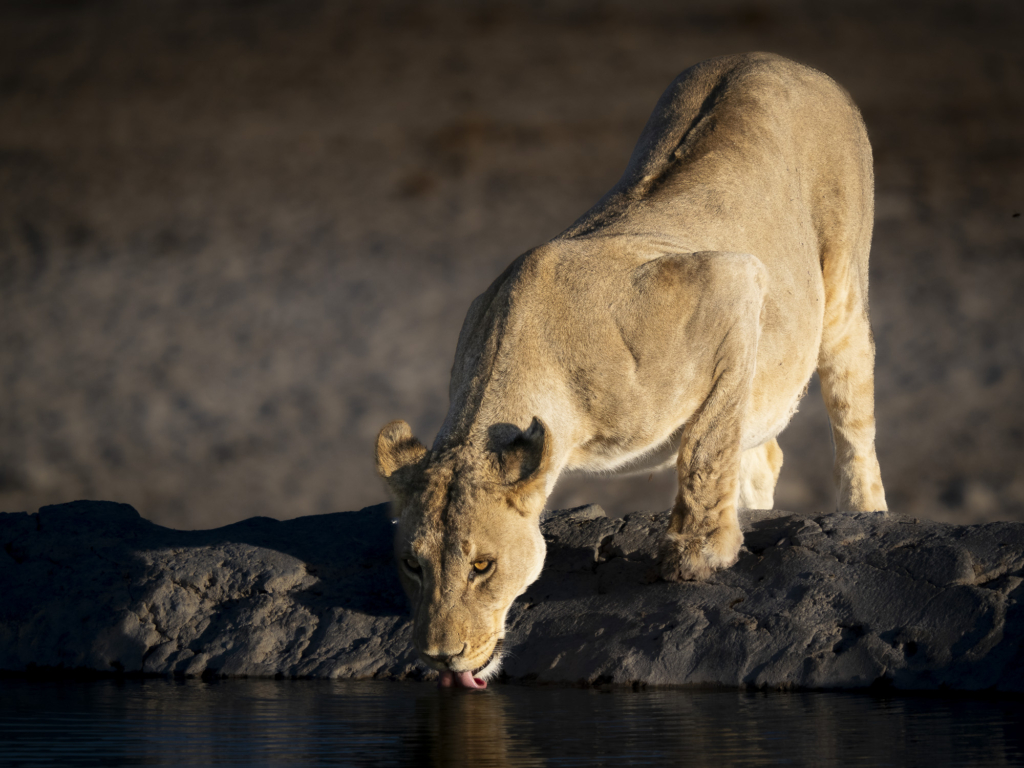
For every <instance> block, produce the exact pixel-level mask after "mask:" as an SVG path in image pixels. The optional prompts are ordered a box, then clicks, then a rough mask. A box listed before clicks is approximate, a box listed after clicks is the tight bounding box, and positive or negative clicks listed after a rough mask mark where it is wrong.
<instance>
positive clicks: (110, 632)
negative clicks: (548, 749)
mask: <svg viewBox="0 0 1024 768" xmlns="http://www.w3.org/2000/svg"><path fill="white" fill-rule="evenodd" d="M665 523H666V518H665V515H664V514H649V513H636V514H633V515H628V516H627V517H625V518H622V519H610V518H608V517H606V516H605V515H604V513H603V512H602V511H601V509H600V508H599V507H594V506H591V507H585V508H581V509H577V510H571V511H568V512H556V513H553V514H551V515H550V516H549V517H548V518H547V519H546V521H545V523H544V535H545V538H546V539H547V541H548V558H547V564H546V566H545V569H544V573H543V575H542V576H541V578H540V580H539V581H537V582H536V583H535V584H534V585H533V586H532V587H530V589H529V590H528V591H527V593H526V594H525V595H523V596H522V597H521V598H520V599H519V600H518V601H517V603H516V604H515V606H514V607H513V609H512V611H511V613H510V615H509V630H510V631H509V641H510V642H509V649H510V654H509V657H508V658H507V660H506V662H505V674H506V675H507V677H508V678H509V679H511V680H522V681H530V680H535V681H539V682H557V683H579V682H585V683H590V684H601V683H621V684H629V683H633V684H637V683H639V684H647V685H688V684H711V685H728V686H763V687H767V688H786V687H801V688H857V687H865V686H871V685H882V686H886V687H893V688H897V689H936V688H950V689H968V690H984V689H987V690H997V691H1013V692H1024V600H1022V598H1024V587H1022V584H1024V580H1022V575H1024V574H1022V568H1024V524H1021V523H990V524H987V525H980V526H952V525H946V524H941V523H929V522H918V521H917V520H913V519H910V518H905V517H900V516H897V515H889V514H823V515H792V514H789V513H786V512H779V511H764V512H747V513H743V523H744V528H745V530H746V546H745V548H744V550H743V552H742V554H741V557H740V560H739V562H738V563H737V564H736V565H735V566H734V567H733V568H731V569H729V570H728V571H725V572H723V573H719V574H717V575H715V576H714V577H713V578H712V579H711V580H710V581H709V582H707V583H703V584H696V583H687V584H667V583H664V582H661V581H658V580H657V576H656V573H657V571H656V568H655V563H654V559H653V558H654V553H655V543H656V541H657V537H658V535H659V533H660V531H661V530H662V529H663V527H664V525H665ZM391 530H392V529H391V526H390V524H389V521H388V518H387V516H386V511H385V508H384V507H383V506H377V507H369V508H367V509H364V510H362V511H360V512H348V513H340V514H334V515H322V516H315V517H305V518H299V519H295V520H290V521H287V522H280V521H276V520H271V519H269V518H252V519H249V520H246V521H244V522H241V523H236V524H234V525H229V526H226V527H224V528H219V529H216V530H212V531H177V530H171V529H167V528H162V527H160V526H157V525H154V524H153V523H150V522H148V521H146V520H143V519H142V518H141V517H140V516H139V515H138V513H136V512H135V510H134V509H132V508H131V507H129V506H127V505H123V504H113V503H109V502H75V503H73V504H65V505H60V506H51V507H44V508H43V509H41V510H40V511H39V513H38V514H35V515H29V514H26V513H11V514H3V515H0V542H2V544H3V550H4V552H3V554H0V585H2V589H0V669H2V670H10V671H25V670H30V669H32V668H33V667H36V668H39V667H43V668H54V667H56V668H63V669H65V670H71V669H89V670H98V671H107V672H109V671H115V672H125V673H139V672H142V673H153V674H166V675H169V674H176V675H202V674H215V675H229V676H240V675H252V676H275V675H278V676H280V675H283V676H287V677H292V676H309V677H355V678H367V677H376V678H405V677H418V678H430V677H432V676H433V673H430V672H427V671H426V670H425V669H424V668H423V667H422V666H419V665H418V663H417V662H416V659H415V655H414V653H413V651H412V649H411V646H410V637H411V632H410V624H409V620H408V619H407V618H406V602H405V598H404V596H403V595H402V593H401V589H400V587H399V585H398V581H397V578H396V576H395V573H394V566H393V564H392V555H391V546H390V539H391Z"/></svg>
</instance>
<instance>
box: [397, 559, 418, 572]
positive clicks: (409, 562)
mask: <svg viewBox="0 0 1024 768" xmlns="http://www.w3.org/2000/svg"><path fill="white" fill-rule="evenodd" d="M402 564H403V565H404V566H405V567H406V568H408V569H409V570H410V571H412V572H413V573H419V572H420V571H422V570H423V569H422V568H421V567H420V564H419V561H418V560H417V559H416V558H415V557H403V558H402Z"/></svg>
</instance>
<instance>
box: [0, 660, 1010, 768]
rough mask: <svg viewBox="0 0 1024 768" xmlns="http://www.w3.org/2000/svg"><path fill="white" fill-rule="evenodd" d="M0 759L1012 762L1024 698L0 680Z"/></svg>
mask: <svg viewBox="0 0 1024 768" xmlns="http://www.w3.org/2000/svg"><path fill="white" fill-rule="evenodd" d="M0 750H2V751H0V765H3V766H41V765H66V766H105V767H106V766H111V767H113V766H127V765H147V766H154V765H157V766H159V765H252V766H274V765H300V766H313V765H382V766H391V765H395V766H405V765H416V766H420V765H427V766H431V765H435V766H441V765H460V766H467V767H468V768H482V767H485V766H547V765H550V766H590V765H616V766H622V765H678V766H684V765H695V766H702V765H715V766H734V765H735V766H744V765H808V766H810V765H823V764H829V763H832V764H835V763H842V764H844V765H865V766H890V765H891V766H908V765H929V766H932V765H934V766H944V765H979V766H980V765H984V766H994V765H1024V703H1022V702H1020V701H1010V700H1001V701H985V700H978V699H957V698H952V697H949V698H923V697H911V698H908V697H903V698H878V697H872V696H867V695H861V694H841V693H746V692H733V691H693V690H683V691H678V690H677V691H661V690H659V691H623V690H615V691H598V690H587V689H572V688H524V687H519V686H510V685H504V686H503V685H497V686H494V687H492V688H491V689H489V690H487V691H473V692H471V691H439V690H436V689H435V688H434V687H433V686H432V685H430V684H426V683H386V682H328V681H273V680H227V681H215V682H204V681H201V680H185V681H170V680H126V681H114V680H101V681H89V682H37V681H25V680H0Z"/></svg>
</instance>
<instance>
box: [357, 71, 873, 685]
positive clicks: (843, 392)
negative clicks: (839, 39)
mask: <svg viewBox="0 0 1024 768" xmlns="http://www.w3.org/2000/svg"><path fill="white" fill-rule="evenodd" d="M872 218H873V180H872V165H871V149H870V146H869V144H868V140H867V135H866V133H865V130H864V125H863V122H862V120H861V118H860V115H859V113H858V111H857V108H856V107H855V106H854V105H853V103H852V102H851V100H850V98H849V96H848V95H847V94H846V92H845V91H843V90H842V89H841V88H840V87H839V86H837V85H836V84H835V83H834V82H832V80H830V79H829V78H828V77H826V76H825V75H822V74H821V73H819V72H816V71H814V70H812V69H809V68H807V67H804V66H801V65H799V64H795V63H793V62H790V61H787V60H786V59H783V58H780V57H778V56H773V55H771V54H746V55H741V56H728V57H724V58H720V59H714V60H712V61H708V62H704V63H702V64H698V65H697V66H695V67H692V68H691V69H688V70H687V71H686V72H684V73H683V74H682V75H680V76H679V78H677V79H676V80H675V81H674V82H673V83H672V84H671V85H670V86H669V88H668V90H666V91H665V93H664V95H663V96H662V97H661V99H660V101H659V102H658V104H657V106H656V107H655V110H654V113H653V114H652V115H651V118H650V120H649V121H648V123H647V126H646V127H645V129H644V131H643V133H642V135H641V137H640V140H639V142H638V144H637V146H636V148H635V149H634V151H633V155H632V157H631V159H630V162H629V165H628V167H627V168H626V171H625V173H624V174H623V176H622V178H621V179H620V180H619V182H618V183H617V184H616V185H615V187H614V188H613V189H612V190H611V191H610V192H609V193H608V194H607V195H605V197H604V198H602V200H601V201H600V202H599V203H598V204H597V205H596V206H595V207H594V208H593V209H591V210H590V211H588V212H587V213H586V214H584V215H583V216H582V217H581V218H580V219H579V220H578V221H576V222H575V223H574V224H573V225H572V226H571V227H569V229H567V230H566V231H565V232H564V233H562V234H561V235H560V236H558V237H557V238H555V239H554V240H552V241H551V242H549V243H546V244H545V245H543V246H541V247H539V248H536V249H534V250H532V251H529V252H528V253H526V254H524V255H523V256H520V257H519V258H518V259H516V260H515V261H514V262H513V263H512V264H511V265H510V266H509V267H508V268H507V269H506V270H505V272H504V273H503V274H501V275H500V276H499V277H498V278H497V279H496V280H495V281H494V283H493V284H492V285H491V286H490V287H489V288H488V289H487V290H486V291H485V292H484V293H483V294H481V295H480V296H479V297H478V298H477V299H476V300H475V301H474V302H473V304H472V306H471V307H470V309H469V312H468V314H467V316H466V320H465V323H464V325H463V328H462V332H461V334H460V337H459V343H458V349H457V351H456V355H455V363H454V365H453V367H452V379H451V387H450V390H449V396H450V407H449V411H448V415H447V417H446V419H445V422H444V424H443V426H442V428H441V430H440V433H439V434H438V436H437V438H436V440H435V442H434V444H433V446H432V448H431V449H430V450H429V451H428V450H427V449H426V447H424V446H423V445H421V444H420V443H419V442H418V441H416V440H415V439H414V438H413V437H412V434H411V432H410V430H409V427H408V425H407V424H405V422H392V423H391V424H389V425H388V426H387V427H385V428H384V430H383V431H382V432H381V435H380V437H379V438H378V442H377V465H378V470H379V471H380V473H381V475H382V476H384V477H385V478H387V481H388V484H389V487H390V489H391V492H392V495H393V497H394V500H395V503H394V509H395V511H396V514H397V515H398V526H397V529H398V533H397V537H396V548H397V549H396V554H397V555H398V557H399V558H400V562H401V558H403V557H406V556H408V555H409V554H410V553H412V554H413V555H415V557H417V558H418V560H417V562H421V563H422V566H421V567H422V573H421V574H420V575H419V576H416V575H415V574H413V573H411V572H408V571H407V570H406V571H403V577H402V578H403V582H404V583H405V586H406V589H407V590H408V592H409V595H410V598H411V599H412V602H413V606H414V613H415V619H416V630H415V636H416V644H417V647H418V648H419V650H420V653H421V654H422V655H423V656H424V658H426V659H427V660H428V662H429V663H431V664H432V665H433V666H435V667H436V668H438V669H451V670H455V671H458V670H464V669H475V668H476V667H475V666H474V665H477V664H483V663H484V662H485V661H486V660H487V659H488V657H489V654H490V652H491V649H492V648H493V646H494V642H495V641H496V639H497V638H499V637H501V636H502V635H503V633H504V618H505V615H506V613H507V611H508V608H509V606H510V604H511V602H512V601H513V600H514V599H515V597H516V596H517V595H519V594H521V593H522V591H523V590H525V588H526V586H527V585H528V584H529V583H530V582H531V581H533V580H534V579H535V578H536V577H537V576H538V574H539V573H540V568H541V566H542V563H543V549H544V547H543V540H542V539H541V537H540V534H539V531H538V518H539V514H540V512H541V509H542V507H543V505H544V503H545V499H546V497H547V495H548V494H549V493H550V492H551V489H552V488H553V487H554V484H555V482H556V480H557V478H558V476H559V474H560V473H561V472H562V471H563V470H571V469H576V470H582V471H591V472H606V471H620V470H627V471H638V470H641V469H643V468H644V467H651V468H655V467H660V466H665V465H666V464H669V465H674V466H675V468H676V472H677V474H678V478H679V490H678V493H677V495H676V499H675V503H674V505H673V513H672V518H671V522H670V524H669V528H668V531H667V532H666V535H665V538H664V541H663V545H662V552H661V570H662V575H663V577H664V578H665V579H667V580H670V581H677V580H681V579H704V578H707V577H708V576H709V575H710V574H711V573H712V572H713V571H715V570H716V569H720V568H726V567H729V566H730V565H731V564H732V563H734V562H735V561H736V558H737V555H738V552H739V549H740V546H741V544H742V540H743V537H742V534H741V532H740V529H739V525H738V521H737V515H736V509H737V506H739V505H744V506H753V507H770V506H771V505H772V503H773V494H774V489H775V484H776V482H777V480H778V477H779V471H780V468H781V466H782V452H781V450H780V449H779V446H778V443H777V441H776V440H775V438H776V436H777V435H778V434H779V432H781V431H782V429H783V428H785V426H786V424H787V423H788V421H789V419H790V417H791V416H792V414H793V412H794V411H795V409H796V407H797V404H798V403H799V401H800V398H801V397H802V395H803V393H804V392H805V391H806V385H807V381H808V379H809V378H810V376H811V374H812V373H813V372H814V371H815V370H817V372H818V374H819V376H820V378H821V384H822V393H823V395H824V399H825V404H826V406H827V408H828V411H829V417H830V420H831V423H832V435H833V440H834V444H835V481H836V489H837V506H838V508H839V509H840V510H883V509H885V508H886V503H885V495H884V491H883V488H882V481H881V476H880V473H879V468H878V461H877V459H876V457H875V448H874V434H875V421H874V400H873V398H874V383H873V381H874V379H873V376H874V374H873V369H874V347H873V343H872V339H871V332H870V326H869V321H868V310H867V307H868V302H867V275H868V266H867V265H868V251H869V248H870V242H871V229H872ZM666 501H667V500H666ZM484 555H486V556H487V557H493V558H494V559H495V561H496V563H497V566H496V569H495V571H494V573H493V574H492V575H491V576H490V577H488V578H487V579H484V580H473V579H471V577H470V576H469V570H470V568H471V563H472V562H473V559H474V558H477V557H480V556H484ZM400 567H401V566H400ZM432 656H433V657H437V656H445V657H451V658H450V659H447V660H446V661H445V662H444V663H443V664H442V663H439V662H436V661H433V662H431V661H430V657H432ZM496 667H497V663H496V662H493V661H492V662H491V663H490V665H489V667H488V670H487V671H488V672H493V668H496Z"/></svg>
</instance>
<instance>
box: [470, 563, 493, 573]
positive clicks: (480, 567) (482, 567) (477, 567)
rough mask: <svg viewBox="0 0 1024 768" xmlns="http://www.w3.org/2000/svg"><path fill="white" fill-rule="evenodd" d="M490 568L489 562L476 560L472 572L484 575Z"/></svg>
mask: <svg viewBox="0 0 1024 768" xmlns="http://www.w3.org/2000/svg"><path fill="white" fill-rule="evenodd" d="M490 567H491V561H490V560H477V561H476V562H475V563H473V572H474V573H486V572H487V570H488V569H489V568H490Z"/></svg>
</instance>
